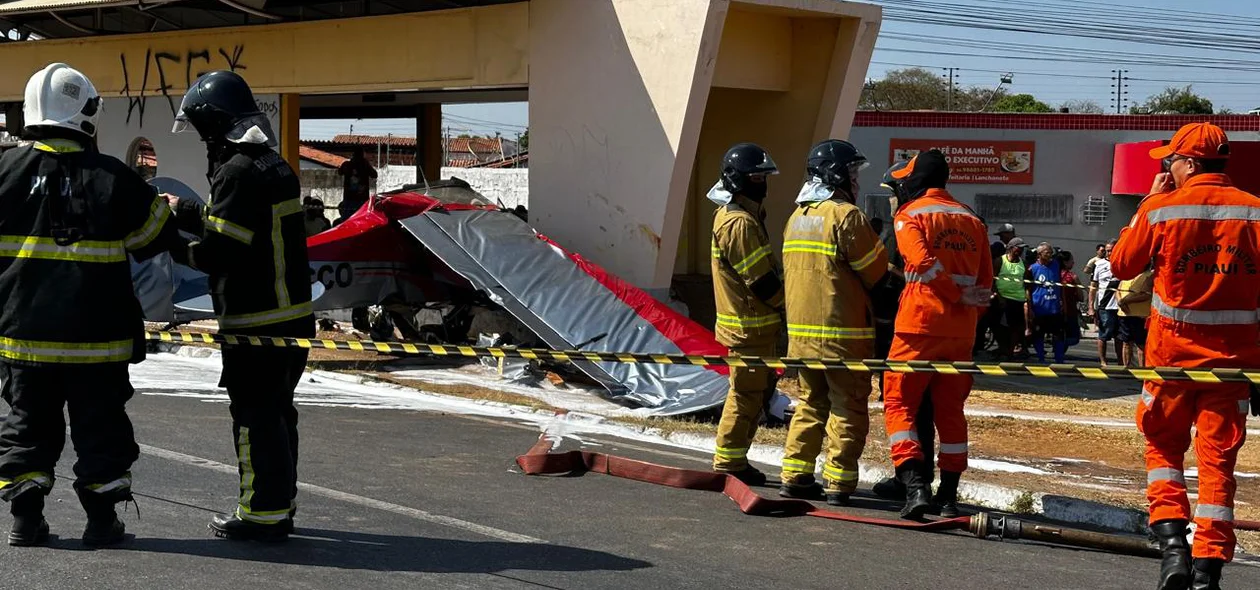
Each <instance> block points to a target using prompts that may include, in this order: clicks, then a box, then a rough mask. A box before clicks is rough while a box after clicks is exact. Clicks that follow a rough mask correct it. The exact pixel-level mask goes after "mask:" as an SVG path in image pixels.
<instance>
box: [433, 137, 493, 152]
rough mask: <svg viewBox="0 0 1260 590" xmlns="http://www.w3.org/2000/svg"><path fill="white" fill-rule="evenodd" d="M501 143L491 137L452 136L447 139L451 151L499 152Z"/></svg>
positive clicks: (447, 147) (448, 148)
mask: <svg viewBox="0 0 1260 590" xmlns="http://www.w3.org/2000/svg"><path fill="white" fill-rule="evenodd" d="M501 143H502V142H500V141H499V140H498V139H494V138H490V137H452V138H451V139H449V140H447V144H446V149H447V151H451V152H472V153H475V154H497V153H499V150H500V148H501Z"/></svg>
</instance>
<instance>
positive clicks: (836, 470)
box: [823, 463, 858, 483]
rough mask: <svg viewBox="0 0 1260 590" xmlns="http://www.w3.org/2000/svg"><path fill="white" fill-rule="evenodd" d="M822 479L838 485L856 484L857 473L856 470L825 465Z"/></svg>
mask: <svg viewBox="0 0 1260 590" xmlns="http://www.w3.org/2000/svg"><path fill="white" fill-rule="evenodd" d="M823 477H825V478H827V479H829V480H831V481H834V482H838V483H856V482H857V481H858V471H857V470H856V469H854V470H852V471H850V470H846V469H842V468H840V467H836V466H834V465H832V464H830V463H827V464H826V465H823Z"/></svg>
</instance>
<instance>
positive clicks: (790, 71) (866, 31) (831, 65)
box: [678, 3, 884, 274]
mask: <svg viewBox="0 0 1260 590" xmlns="http://www.w3.org/2000/svg"><path fill="white" fill-rule="evenodd" d="M837 6H844V5H842V4H839V3H837ZM846 8H849V9H854V8H858V9H866V14H863V13H862V12H858V14H857V15H855V16H852V17H847V18H816V17H814V16H815V15H809V14H802V13H792V12H785V13H779V14H765V13H761V12H758V11H755V10H753V9H751V8H750V7H748V6H746V5H739V4H737V5H735V6H734V8H732V10H731V12H730V14H729V16H728V18H727V25H726V28H725V30H724V31H723V34H722V42H721V49H720V50H719V53H718V59H717V62H718V63H717V74H716V75H715V79H714V82H713V86H714V87H713V89H712V90H711V91H710V93H709V96H708V105H707V107H706V109H705V114H704V124H703V126H702V130H701V132H700V142H699V148H698V149H697V154H696V174H695V181H694V182H693V183H692V186H691V190H690V197H689V201H688V205H689V207H690V208H691V209H692V210H691V211H689V214H688V215H687V219H688V220H689V223H688V225H687V227H686V228H685V229H684V230H683V231H684V234H685V235H684V237H683V240H684V241H685V242H686V243H687V244H688V248H687V253H686V256H685V257H683V256H680V257H679V258H680V259H683V258H685V260H686V263H685V264H682V265H680V266H679V268H678V272H679V273H700V274H708V273H709V272H710V269H709V266H710V265H709V257H710V253H709V239H708V236H709V234H710V232H711V231H712V227H713V211H714V209H715V206H714V205H713V204H712V203H710V202H709V201H708V199H706V198H705V194H706V193H707V192H708V191H709V189H710V188H711V187H712V186H713V184H714V183H715V182H717V180H718V172H719V169H720V167H721V161H722V156H723V154H724V153H725V152H726V150H727V149H728V148H729V147H730V146H731V145H733V144H735V143H738V142H742V141H751V142H754V143H757V144H760V145H761V146H762V147H765V148H766V150H768V151H769V152H770V154H771V156H772V157H773V158H774V160H775V162H776V163H777V164H778V165H779V171H780V174H779V175H778V176H774V177H772V178H771V179H770V190H769V194H768V196H767V198H766V211H767V216H766V226H767V229H768V230H769V233H770V239H771V242H772V243H773V244H774V245H775V247H776V249H777V248H779V247H781V246H782V240H783V227H784V225H785V224H786V222H787V218H788V217H789V216H790V215H791V213H792V210H793V209H794V208H795V202H794V200H795V198H796V195H797V193H798V192H799V190H800V187H801V181H802V179H803V178H804V174H805V157H806V154H807V152H808V150H809V148H810V146H812V145H813V144H814V143H817V142H818V141H821V140H823V139H827V138H837V139H846V138H848V135H849V128H850V126H851V125H852V122H853V113H854V111H855V110H856V108H857V101H858V97H859V95H860V93H861V89H862V84H863V81H864V78H865V73H866V71H867V65H868V63H869V61H870V54H871V51H872V49H873V47H874V43H875V36H876V34H877V32H878V30H879V24H880V20H879V12H878V9H877V8H876V9H875V10H874V11H871V10H870V8H872V7H869V6H863V5H856V4H850V5H847V7H846ZM858 149H862V150H864V151H865V153H866V156H867V157H868V158H870V159H871V160H872V161H873V162H874V163H875V164H874V165H878V162H881V161H882V160H881V158H883V157H884V155H883V154H881V153H877V152H876V149H875V148H874V147H864V146H861V145H859V146H858ZM878 190H879V189H878V187H870V186H868V187H863V188H862V189H861V194H866V193H867V192H870V191H878ZM858 198H859V199H861V198H862V196H861V195H859V196H858Z"/></svg>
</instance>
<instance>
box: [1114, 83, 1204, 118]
mask: <svg viewBox="0 0 1260 590" xmlns="http://www.w3.org/2000/svg"><path fill="white" fill-rule="evenodd" d="M1129 112H1131V113H1133V114H1153V115H1154V114H1163V113H1176V114H1181V115H1210V114H1212V113H1213V109H1212V101H1210V100H1208V99H1206V98H1204V97H1202V96H1199V95H1198V94H1195V93H1194V88H1193V87H1192V86H1185V87H1182V88H1178V87H1176V86H1169V87H1168V88H1165V89H1164V90H1163V92H1160V93H1159V94H1154V95H1151V97H1150V98H1147V99H1146V102H1145V103H1143V104H1142V105H1141V106H1135V107H1133V108H1132V109H1130V111H1129Z"/></svg>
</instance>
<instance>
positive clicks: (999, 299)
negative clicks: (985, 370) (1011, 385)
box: [991, 238, 1028, 360]
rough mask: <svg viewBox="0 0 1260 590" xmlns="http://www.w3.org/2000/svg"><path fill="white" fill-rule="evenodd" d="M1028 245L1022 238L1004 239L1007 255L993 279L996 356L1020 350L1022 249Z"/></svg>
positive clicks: (1024, 298) (1006, 356) (1023, 299)
mask: <svg viewBox="0 0 1260 590" xmlns="http://www.w3.org/2000/svg"><path fill="white" fill-rule="evenodd" d="M1027 247H1028V245H1027V244H1026V243H1024V240H1023V239H1022V238H1011V241H1009V242H1007V243H1006V255H1005V256H1003V257H1002V258H1001V260H999V262H1000V264H1001V266H1000V267H999V268H998V269H997V277H996V280H995V281H994V283H993V285H994V287H995V288H994V295H993V309H994V311H993V313H995V314H996V316H995V317H994V318H992V323H991V325H992V326H993V327H994V329H995V331H996V332H997V340H998V358H999V359H1001V360H1005V359H1009V358H1011V356H1013V355H1014V354H1015V352H1016V350H1020V351H1021V352H1022V349H1023V346H1018V348H1017V345H1020V344H1022V343H1023V341H1024V304H1025V303H1026V302H1027V299H1028V295H1027V293H1026V292H1025V290H1024V279H1025V275H1026V274H1027V272H1028V268H1027V267H1026V266H1024V249H1025V248H1027Z"/></svg>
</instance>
